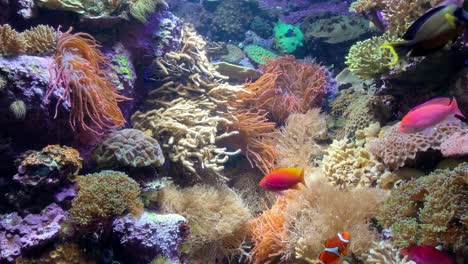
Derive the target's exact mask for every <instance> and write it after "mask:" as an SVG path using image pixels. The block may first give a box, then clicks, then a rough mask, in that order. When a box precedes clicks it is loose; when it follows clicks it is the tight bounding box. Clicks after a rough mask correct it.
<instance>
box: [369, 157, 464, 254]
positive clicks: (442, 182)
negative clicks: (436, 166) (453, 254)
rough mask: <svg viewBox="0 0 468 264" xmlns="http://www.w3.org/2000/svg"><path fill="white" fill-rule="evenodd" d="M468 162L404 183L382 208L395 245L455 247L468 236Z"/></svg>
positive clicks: (381, 214) (380, 217)
mask: <svg viewBox="0 0 468 264" xmlns="http://www.w3.org/2000/svg"><path fill="white" fill-rule="evenodd" d="M467 208H468V164H467V163H463V164H460V165H459V166H458V167H456V168H455V169H453V170H450V169H447V170H436V171H434V172H433V173H431V174H430V175H429V176H425V177H420V178H418V179H414V180H411V181H409V182H406V183H404V184H403V185H401V186H400V187H399V188H397V189H395V190H394V191H393V192H392V195H391V197H390V198H389V199H388V200H387V201H386V202H385V203H384V204H383V205H382V206H381V207H380V208H379V212H378V215H377V219H378V221H379V223H380V224H381V225H382V226H383V227H386V228H391V229H392V236H393V242H394V244H395V245H396V246H399V247H406V246H408V245H410V244H418V245H432V246H437V245H439V244H441V245H443V246H445V247H451V248H454V249H455V250H456V249H457V248H461V247H463V246H464V244H465V242H466V240H467V239H468V237H467V234H468V232H467V231H468V211H467V210H466V209H467Z"/></svg>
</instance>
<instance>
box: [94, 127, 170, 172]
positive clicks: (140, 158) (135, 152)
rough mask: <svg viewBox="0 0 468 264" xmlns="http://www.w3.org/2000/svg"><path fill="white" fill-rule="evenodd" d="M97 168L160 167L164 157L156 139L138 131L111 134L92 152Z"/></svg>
mask: <svg viewBox="0 0 468 264" xmlns="http://www.w3.org/2000/svg"><path fill="white" fill-rule="evenodd" d="M92 159H93V160H95V161H96V163H97V165H98V166H99V167H108V168H109V167H118V166H123V167H127V166H128V167H133V168H138V167H146V166H154V167H160V166H162V165H163V164H164V156H163V154H162V150H161V147H160V146H159V143H158V141H157V140H156V139H154V138H152V137H150V136H148V135H146V134H145V133H143V132H142V131H140V130H138V129H123V130H120V131H117V132H114V133H111V134H110V135H109V136H108V137H107V138H106V139H105V140H104V141H103V142H101V143H100V144H99V145H98V146H97V147H96V149H95V150H94V152H93V155H92Z"/></svg>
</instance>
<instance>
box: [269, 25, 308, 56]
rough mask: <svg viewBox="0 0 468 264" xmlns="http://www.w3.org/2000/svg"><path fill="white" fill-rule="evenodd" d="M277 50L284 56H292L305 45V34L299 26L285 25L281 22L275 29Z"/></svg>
mask: <svg viewBox="0 0 468 264" xmlns="http://www.w3.org/2000/svg"><path fill="white" fill-rule="evenodd" d="M273 31H274V32H275V45H276V48H277V49H278V50H279V51H280V52H281V53H284V54H290V53H293V52H294V51H296V50H297V49H298V48H299V47H302V46H303V45H304V43H303V42H304V34H302V31H301V28H300V27H299V26H294V25H290V24H285V23H283V21H281V20H279V21H278V23H277V24H276V25H275V27H274V28H273Z"/></svg>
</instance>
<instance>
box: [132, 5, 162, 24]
mask: <svg viewBox="0 0 468 264" xmlns="http://www.w3.org/2000/svg"><path fill="white" fill-rule="evenodd" d="M160 4H164V0H133V1H132V3H131V4H130V14H131V15H132V16H133V17H134V18H135V19H137V20H139V21H140V22H142V23H147V22H148V17H149V16H150V14H151V13H152V12H153V11H154V10H155V9H156V7H157V6H158V5H160Z"/></svg>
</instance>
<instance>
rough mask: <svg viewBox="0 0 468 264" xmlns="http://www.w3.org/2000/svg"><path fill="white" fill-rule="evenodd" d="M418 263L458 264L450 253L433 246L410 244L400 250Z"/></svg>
mask: <svg viewBox="0 0 468 264" xmlns="http://www.w3.org/2000/svg"><path fill="white" fill-rule="evenodd" d="M400 253H401V254H402V255H403V256H408V260H412V261H414V262H416V264H456V262H455V260H454V259H453V258H452V256H450V254H449V253H447V252H445V251H441V250H437V249H436V248H434V247H433V246H415V245H413V246H409V247H407V248H404V249H402V250H401V252H400Z"/></svg>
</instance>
